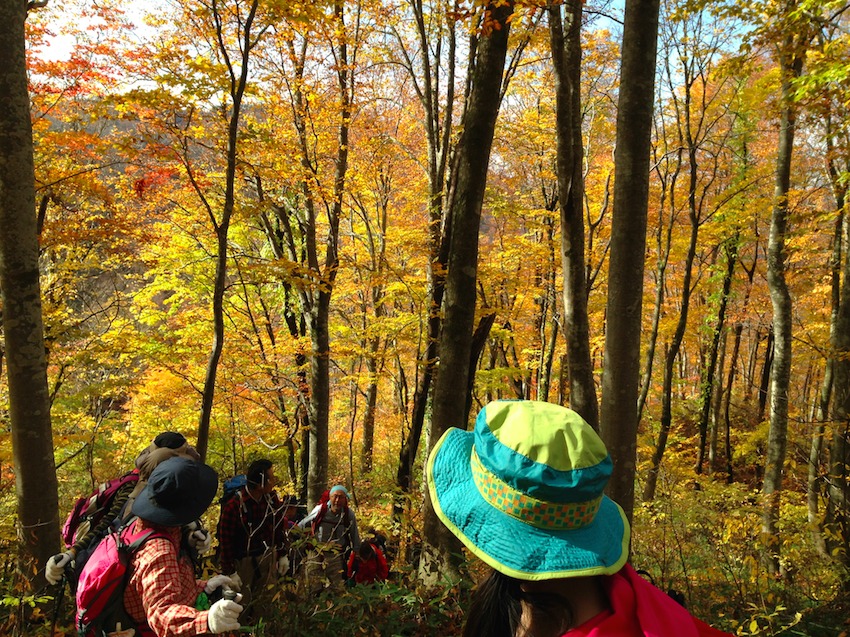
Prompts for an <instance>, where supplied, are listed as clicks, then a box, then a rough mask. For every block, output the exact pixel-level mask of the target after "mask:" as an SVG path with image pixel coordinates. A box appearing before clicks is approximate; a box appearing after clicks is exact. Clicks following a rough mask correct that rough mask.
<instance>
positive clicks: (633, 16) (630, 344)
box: [600, 0, 659, 520]
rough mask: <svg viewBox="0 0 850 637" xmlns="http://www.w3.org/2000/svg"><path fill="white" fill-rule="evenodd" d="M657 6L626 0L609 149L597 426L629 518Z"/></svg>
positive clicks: (613, 485)
mask: <svg viewBox="0 0 850 637" xmlns="http://www.w3.org/2000/svg"><path fill="white" fill-rule="evenodd" d="M658 10H659V2H658V0H629V1H628V2H626V13H625V24H624V27H623V49H622V51H623V53H622V67H621V70H620V77H621V82H620V97H619V101H618V105H617V109H618V111H617V148H616V151H615V153H614V166H615V168H614V169H615V171H616V179H615V181H614V211H613V216H612V220H611V223H612V226H611V263H610V266H609V272H608V303H607V307H606V317H607V325H606V329H605V362H604V365H603V368H604V369H603V375H602V404H601V409H600V430H601V433H602V438H603V440H604V441H605V444H606V445H607V447H608V451H609V452H610V454H611V458H612V459H613V461H614V472H613V474H612V476H611V480H610V481H609V483H608V495H609V496H610V497H611V498H613V499H614V500H615V501H616V502H618V503H619V504H620V506H622V507H623V509H624V510H625V512H626V515H627V516H628V518H629V520H631V518H632V512H633V510H634V481H635V461H636V448H637V425H638V423H637V398H638V379H639V376H640V332H641V321H642V318H643V316H642V301H643V270H644V260H645V252H646V217H647V205H648V200H649V145H650V138H651V133H652V114H653V95H654V91H655V58H656V51H657V46H658V43H657V38H658Z"/></svg>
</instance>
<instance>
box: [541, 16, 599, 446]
mask: <svg viewBox="0 0 850 637" xmlns="http://www.w3.org/2000/svg"><path fill="white" fill-rule="evenodd" d="M561 6H563V7H564V8H565V9H566V16H565V19H563V20H562V18H561ZM548 11H549V41H550V47H551V50H552V61H553V65H554V69H555V103H556V106H555V120H556V137H557V170H558V203H559V207H560V215H561V263H562V264H563V269H564V326H565V328H564V334H565V336H566V339H567V363H568V364H569V374H570V376H569V378H570V407H571V408H572V409H573V410H574V411H576V412H578V413H579V414H581V416H582V417H583V418H584V419H585V420H586V421H587V423H588V424H589V425H590V426H591V427H593V428H594V429H595V430H598V429H599V406H598V403H597V400H596V384H595V382H594V379H593V365H592V363H591V360H590V320H589V318H588V315H587V279H586V263H585V262H586V256H585V239H584V173H583V168H584V166H583V159H584V149H583V146H582V133H581V37H580V36H581V15H582V10H581V2H580V1H578V0H572V1H571V2H567V3H566V4H565V5H552V4H550V5H549V7H548Z"/></svg>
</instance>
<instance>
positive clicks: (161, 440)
mask: <svg viewBox="0 0 850 637" xmlns="http://www.w3.org/2000/svg"><path fill="white" fill-rule="evenodd" d="M153 444H154V445H155V446H157V447H159V448H160V449H161V448H162V447H168V448H169V449H179V448H180V447H182V446H183V445H185V444H186V438H185V436H184V435H183V434H181V433H177V432H176V431H163V432H162V433H161V434H159V435H158V436H157V437H156V438H154V439H153Z"/></svg>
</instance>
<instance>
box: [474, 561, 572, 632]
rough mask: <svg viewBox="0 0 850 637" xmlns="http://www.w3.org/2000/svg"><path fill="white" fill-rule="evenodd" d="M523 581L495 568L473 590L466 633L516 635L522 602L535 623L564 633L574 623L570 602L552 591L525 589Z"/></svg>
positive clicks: (552, 630)
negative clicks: (541, 591) (533, 591)
mask: <svg viewBox="0 0 850 637" xmlns="http://www.w3.org/2000/svg"><path fill="white" fill-rule="evenodd" d="M521 584H522V582H521V581H520V580H518V579H516V578H513V577H510V576H508V575H505V574H503V573H500V572H499V571H496V570H493V571H491V572H490V575H488V576H487V577H486V578H485V579H484V580H483V581H482V582H481V583H480V584H478V587H477V588H476V589H475V591H473V593H472V604H471V606H470V608H469V612H468V613H467V615H466V625H465V626H464V627H463V637H514V635H516V633H517V629H518V628H519V625H520V620H521V618H522V602H525V603H526V604H528V605H529V606H530V607H531V613H532V616H533V618H534V621H535V623H536V624H538V625H539V624H543V625H544V626H546V627H547V628H548V627H551V634H552V635H562V634H563V633H565V632H566V631H567V630H569V628H570V626H572V623H573V621H572V619H573V612H572V609H571V608H570V605H569V602H567V600H566V599H564V598H563V597H561V596H560V595H555V594H552V593H526V592H523V590H522V588H521Z"/></svg>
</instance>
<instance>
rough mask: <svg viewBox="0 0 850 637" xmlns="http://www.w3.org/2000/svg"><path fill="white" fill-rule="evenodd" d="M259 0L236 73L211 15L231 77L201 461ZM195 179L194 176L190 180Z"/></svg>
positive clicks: (220, 337) (219, 341)
mask: <svg viewBox="0 0 850 637" xmlns="http://www.w3.org/2000/svg"><path fill="white" fill-rule="evenodd" d="M258 3H259V0H253V2H252V3H251V5H250V9H249V10H248V14H247V16H246V17H245V22H244V24H243V25H242V30H241V33H239V37H240V40H241V42H240V52H241V59H240V60H239V62H240V67H239V69H238V75H237V73H236V69H234V67H233V65H232V63H231V62H230V58H229V57H227V55H228V46H227V45H226V44H225V40H224V37H225V36H224V34H223V32H222V30H221V29H222V27H221V22H222V21H223V20H226V19H227V18H226V17H224V16H222V15H221V14H219V13H218V9H217V8H215V5H214V8H213V12H214V13H215V15H214V18H215V20H216V23H217V28H218V32H217V37H218V46H219V49H220V51H221V53H223V54H224V55H225V59H226V60H227V69H228V72H229V77H230V87H229V88H230V101H231V104H230V106H231V110H230V121H228V123H227V154H226V166H225V187H224V205H223V206H222V212H221V219H216V217H215V214H214V213H213V212H212V211H211V210H210V211H209V213H210V220H211V221H212V224H213V228H214V229H215V235H216V242H217V251H216V268H215V283H214V286H213V301H212V312H213V342H212V349H211V350H210V356H209V360H208V361H207V370H206V377H205V378H204V389H203V395H202V398H201V414H200V419H199V422H198V442H197V450H198V453H199V454H200V456H201V459H202V460H204V459H205V458H206V456H207V446H208V445H209V436H210V419H211V417H212V408H213V399H214V396H215V379H216V376H217V374H218V363H219V360H220V359H221V352H222V350H223V348H224V288H225V282H226V280H227V259H228V257H227V242H228V234H229V232H230V218H231V216H232V215H233V209H234V206H235V203H236V195H235V192H236V158H237V145H238V143H239V118H240V116H241V113H242V97H243V95H244V94H245V88H246V87H247V85H248V59H249V56H250V54H251V48H252V46H253V45H252V44H251V38H252V35H251V26H252V24H253V22H254V16H255V15H256V13H257V6H258ZM193 182H194V179H193ZM195 188H196V189H197V190H198V192H199V194H201V196H202V198H203V197H204V195H203V194H202V192H203V191H202V189H201V187H200V186H199V185H196V186H195Z"/></svg>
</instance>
